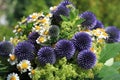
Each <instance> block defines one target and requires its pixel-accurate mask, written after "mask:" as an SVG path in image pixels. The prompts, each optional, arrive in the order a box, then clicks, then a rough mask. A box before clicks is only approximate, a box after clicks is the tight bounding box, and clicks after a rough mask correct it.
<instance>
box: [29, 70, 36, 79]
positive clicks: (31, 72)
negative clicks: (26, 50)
mask: <svg viewBox="0 0 120 80" xmlns="http://www.w3.org/2000/svg"><path fill="white" fill-rule="evenodd" d="M34 74H35V70H34V69H32V70H31V71H30V72H29V73H28V75H29V76H30V78H32V77H33V75H34Z"/></svg>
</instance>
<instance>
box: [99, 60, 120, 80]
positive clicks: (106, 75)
mask: <svg viewBox="0 0 120 80" xmlns="http://www.w3.org/2000/svg"><path fill="white" fill-rule="evenodd" d="M119 68H120V62H114V63H113V65H112V66H103V68H102V69H101V70H100V72H99V77H100V78H102V80H119V79H120V73H119V71H118V69H119Z"/></svg>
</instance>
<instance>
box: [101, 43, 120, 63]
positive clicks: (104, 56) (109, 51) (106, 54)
mask: <svg viewBox="0 0 120 80" xmlns="http://www.w3.org/2000/svg"><path fill="white" fill-rule="evenodd" d="M119 52H120V43H111V44H106V47H105V48H104V49H103V50H102V51H101V54H100V59H99V61H100V62H103V63H105V62H106V60H108V59H110V58H113V57H115V56H117V55H118V54H119Z"/></svg>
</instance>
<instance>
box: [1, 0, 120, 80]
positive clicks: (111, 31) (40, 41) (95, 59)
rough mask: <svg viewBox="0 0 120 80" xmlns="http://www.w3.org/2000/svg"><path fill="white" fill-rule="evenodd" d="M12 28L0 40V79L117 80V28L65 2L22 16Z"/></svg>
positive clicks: (119, 35) (119, 38)
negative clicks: (106, 24) (7, 39)
mask: <svg viewBox="0 0 120 80" xmlns="http://www.w3.org/2000/svg"><path fill="white" fill-rule="evenodd" d="M13 32H14V33H15V37H11V38H10V40H9V41H5V40H4V41H2V42H0V79H2V80H4V79H7V80H119V79H120V74H119V73H120V71H119V68H120V61H119V60H117V61H114V59H116V58H117V59H119V57H116V56H117V55H118V54H119V52H120V44H119V42H120V30H118V29H117V28H116V27H114V26H109V27H106V28H104V25H103V24H102V22H101V21H99V20H98V19H97V18H96V16H95V14H93V13H92V12H90V11H85V12H83V13H81V14H79V11H78V10H77V9H76V8H75V6H74V5H73V4H72V3H71V2H70V1H69V0H64V1H62V2H61V3H60V4H59V5H57V6H53V7H50V10H49V11H48V12H46V11H45V12H39V13H33V14H31V15H29V16H28V17H27V18H23V19H22V21H20V22H18V24H17V25H16V26H15V29H14V30H13ZM115 57H116V58H115Z"/></svg>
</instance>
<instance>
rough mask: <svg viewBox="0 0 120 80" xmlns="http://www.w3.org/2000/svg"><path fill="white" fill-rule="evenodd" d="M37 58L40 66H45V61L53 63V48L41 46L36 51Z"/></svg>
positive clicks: (54, 57) (54, 59)
mask: <svg viewBox="0 0 120 80" xmlns="http://www.w3.org/2000/svg"><path fill="white" fill-rule="evenodd" d="M38 60H39V62H40V64H41V65H42V66H45V65H46V64H47V63H50V64H54V63H55V61H56V55H55V53H54V49H53V48H51V47H42V48H41V49H40V50H39V51H38Z"/></svg>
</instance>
